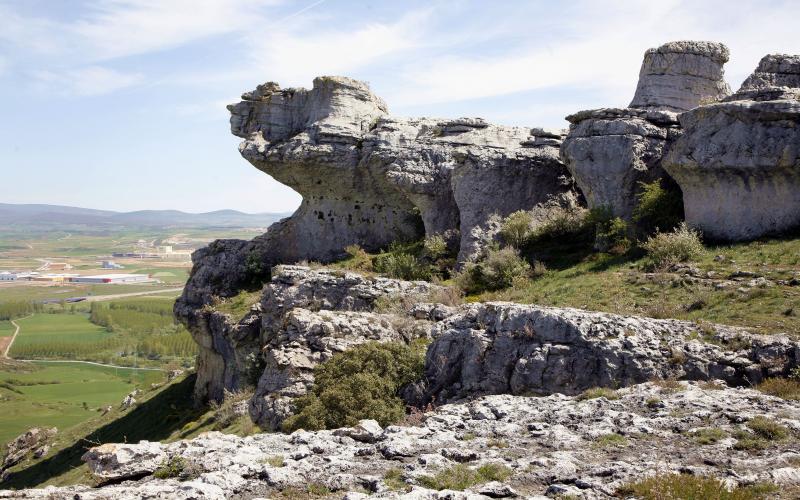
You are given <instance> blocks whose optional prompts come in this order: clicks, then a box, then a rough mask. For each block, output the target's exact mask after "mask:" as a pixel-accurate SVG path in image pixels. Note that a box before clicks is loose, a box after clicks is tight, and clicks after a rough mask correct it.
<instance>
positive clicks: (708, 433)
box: [692, 427, 728, 444]
mask: <svg viewBox="0 0 800 500" xmlns="http://www.w3.org/2000/svg"><path fill="white" fill-rule="evenodd" d="M727 436H728V433H726V432H725V431H723V430H722V429H719V428H716V427H707V428H705V429H697V430H696V431H694V432H693V433H692V438H693V439H694V440H695V442H697V443H698V444H714V443H716V442H718V441H720V440H721V439H725V438H726V437H727Z"/></svg>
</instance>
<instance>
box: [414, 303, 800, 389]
mask: <svg viewBox="0 0 800 500" xmlns="http://www.w3.org/2000/svg"><path fill="white" fill-rule="evenodd" d="M433 335H434V338H435V340H434V341H433V343H432V344H431V346H430V347H429V348H428V352H427V356H426V359H425V383H426V384H427V390H426V392H427V396H428V400H432V401H434V402H436V403H442V402H448V401H455V400H460V399H463V398H469V397H475V396H477V395H483V394H504V393H510V394H531V393H533V394H551V393H554V392H558V393H565V394H577V393H580V392H582V391H584V390H586V389H589V388H592V387H598V386H602V387H619V386H627V385H632V384H637V383H641V382H644V381H647V380H651V379H654V378H658V379H667V378H679V379H692V380H709V379H721V380H724V381H725V382H727V383H729V384H733V385H744V384H757V383H759V382H760V381H762V380H763V379H764V378H766V377H774V376H779V375H787V374H788V373H789V372H790V370H791V369H792V368H793V367H796V366H798V365H800V342H797V341H792V340H790V339H789V338H787V337H784V336H768V335H751V334H749V333H747V332H746V331H744V330H742V329H738V328H733V327H726V326H721V325H715V326H714V327H713V332H709V331H701V330H700V329H699V327H698V325H697V324H696V323H692V322H688V321H677V320H658V319H651V318H640V317H626V316H619V315H615V314H608V313H600V312H590V311H583V310H579V309H569V308H553V307H540V306H534V305H520V304H513V303H506V302H493V303H483V304H470V305H466V306H462V308H461V311H460V312H459V313H458V314H454V315H452V316H450V317H449V318H447V319H445V320H443V321H442V322H440V323H438V324H437V325H436V326H435V328H434V331H433ZM742 345H746V346H747V347H741V346H742ZM728 346H730V347H728Z"/></svg>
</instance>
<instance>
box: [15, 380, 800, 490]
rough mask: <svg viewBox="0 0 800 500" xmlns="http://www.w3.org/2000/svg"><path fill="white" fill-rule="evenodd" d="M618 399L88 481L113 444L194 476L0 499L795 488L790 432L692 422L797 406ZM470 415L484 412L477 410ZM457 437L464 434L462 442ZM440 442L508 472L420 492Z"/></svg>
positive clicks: (786, 417) (444, 463) (208, 453)
mask: <svg viewBox="0 0 800 500" xmlns="http://www.w3.org/2000/svg"><path fill="white" fill-rule="evenodd" d="M617 396H618V399H606V398H597V399H589V400H581V399H579V398H577V397H571V396H564V395H560V394H554V395H551V396H546V397H522V396H511V395H497V396H486V397H481V398H477V399H475V400H472V401H470V402H467V403H459V404H447V405H443V406H440V407H439V408H437V409H436V410H435V411H431V412H429V413H428V414H427V418H426V419H425V421H424V422H422V423H421V424H420V425H419V426H414V427H403V426H388V427H387V428H385V429H384V434H385V439H383V440H380V441H377V442H375V443H368V442H362V441H356V440H354V439H352V438H351V437H348V436H344V435H337V434H340V433H337V432H336V431H316V432H300V431H298V432H295V433H293V434H291V435H286V434H279V433H264V434H256V435H253V436H249V437H239V436H235V435H226V434H221V433H219V432H209V433H206V434H203V435H201V436H199V437H196V438H194V439H190V440H185V441H177V442H174V443H169V444H163V445H161V444H155V443H146V442H143V443H139V444H126V445H104V447H109V446H117V447H119V448H118V449H116V451H113V452H110V454H109V452H102V453H100V452H94V453H93V455H96V456H110V457H113V458H114V459H113V460H108V461H107V462H106V464H107V465H106V466H105V467H103V468H101V469H99V470H100V471H102V475H101V476H99V477H98V479H100V480H101V481H103V480H105V479H104V478H106V477H120V478H121V477H125V476H126V474H128V473H129V471H130V470H131V464H130V462H129V461H126V460H120V459H119V458H117V457H119V456H120V454H121V450H122V449H124V450H126V454H128V455H129V456H132V457H145V458H146V457H150V456H151V455H152V454H153V451H152V448H153V447H154V446H155V447H157V450H156V454H160V453H162V452H163V453H164V454H165V455H166V456H174V457H180V458H182V459H183V460H184V461H185V462H187V463H189V462H191V463H193V464H195V467H196V470H197V472H198V474H199V476H198V477H197V479H194V480H191V481H185V482H180V481H178V480H177V479H166V480H164V479H156V478H153V477H151V476H148V477H145V478H142V479H137V480H129V481H126V482H123V483H121V484H115V485H109V486H101V487H99V488H88V487H86V486H70V487H60V488H54V487H49V488H44V489H29V490H20V491H0V498H24V499H46V498H73V497H74V496H75V495H78V496H80V498H87V499H100V498H121V499H126V500H127V499H134V498H164V499H166V498H178V499H186V498H214V499H216V498H220V499H221V498H254V497H260V498H276V497H279V496H281V493H280V492H281V491H283V492H284V493H283V495H284V496H285V495H288V494H289V493H290V492H291V490H290V488H295V489H304V488H305V487H307V485H308V483H309V480H310V478H313V481H314V482H315V483H319V484H323V485H326V486H327V487H328V488H330V489H331V490H332V491H333V492H334V494H335V495H337V496H338V497H340V498H342V497H345V496H348V497H352V498H356V497H355V496H353V495H354V494H355V493H356V492H360V491H363V490H362V488H363V487H364V486H370V488H369V491H371V492H373V495H374V497H376V498H387V499H397V498H416V499H439V498H460V499H467V498H484V499H485V498H493V497H498V496H499V495H501V494H502V495H508V494H513V493H514V492H517V494H518V495H520V496H524V497H525V498H542V497H541V496H540V495H544V494H545V493H546V492H548V491H550V494H553V493H555V492H564V491H568V492H571V493H578V494H580V495H582V496H583V497H584V498H592V499H611V498H615V496H614V494H615V492H616V490H617V489H618V488H619V487H620V486H622V485H623V484H626V483H628V482H631V481H636V480H638V479H641V478H642V477H645V476H649V475H653V474H664V473H677V472H687V471H688V472H691V473H693V474H696V475H700V476H704V477H714V478H718V479H720V480H723V481H725V482H726V483H727V484H729V485H730V486H731V487H733V486H737V485H747V484H752V483H754V482H776V483H778V484H780V485H781V486H783V487H784V488H786V489H789V488H792V487H797V486H800V477H799V476H798V474H797V468H796V467H795V466H792V465H791V463H793V461H794V460H796V457H797V453H796V450H795V448H796V442H795V441H794V440H791V439H789V440H782V441H773V442H771V443H770V444H769V448H768V449H767V450H765V451H764V452H762V453H756V454H753V453H751V452H748V451H746V450H736V449H733V448H731V444H732V442H733V441H734V440H733V439H731V438H726V439H723V440H721V441H718V442H716V443H712V444H707V445H700V444H698V443H697V442H696V441H695V439H694V437H693V433H694V432H695V431H696V430H698V429H703V428H715V429H719V430H721V431H722V432H723V433H725V434H727V435H734V434H736V433H737V432H740V431H742V430H744V429H746V426H745V425H744V423H745V422H747V421H749V420H751V419H753V418H755V417H766V418H770V419H773V420H775V421H776V422H778V423H780V424H781V425H784V426H785V427H787V428H791V429H800V403H798V402H797V401H784V400H781V399H778V398H775V397H772V396H767V395H764V394H762V393H760V392H758V391H756V390H753V389H748V388H731V387H726V386H724V385H722V386H720V387H718V388H710V387H709V386H707V385H703V384H698V383H694V382H681V383H679V384H678V387H677V388H671V389H665V388H663V387H661V386H659V385H658V384H654V383H644V384H639V385H634V386H631V387H627V388H623V389H620V390H618V391H617ZM653 400H660V402H661V406H659V407H658V408H653V407H651V406H649V405H648V404H646V402H648V401H653ZM478 415H483V416H485V417H486V418H476V416H478ZM551 431H557V432H559V433H562V434H565V433H566V432H568V433H569V435H570V436H571V437H570V444H569V446H568V447H567V448H566V449H561V450H559V449H557V448H554V447H553V446H552V440H551V435H552V434H553V432H551ZM468 433H469V434H471V435H472V436H473V438H471V439H464V436H466V435H467V434H468ZM612 433H614V434H620V435H623V436H625V439H626V444H625V445H620V446H613V447H604V446H601V445H600V443H601V441H598V438H600V437H602V436H604V435H605V434H612ZM491 441H494V442H497V441H503V442H504V443H505V444H506V446H504V447H496V446H489V443H490V442H491ZM656 444H657V445H656ZM387 445H390V446H387ZM444 449H448V450H453V449H458V450H460V451H461V453H462V454H475V455H476V456H477V457H478V458H477V459H476V460H475V461H470V462H469V463H468V464H467V465H466V466H467V467H470V468H477V467H479V466H481V465H484V464H489V463H494V464H504V465H505V466H507V467H509V469H510V470H511V476H510V477H509V478H508V479H507V480H506V481H504V482H503V483H502V484H498V483H486V484H480V485H476V486H474V487H472V488H470V490H471V491H472V492H470V491H465V492H453V491H447V490H444V491H434V490H429V489H426V488H423V487H421V486H420V485H419V484H420V480H419V478H420V477H421V476H426V475H435V474H436V473H438V472H440V471H441V470H443V469H446V468H448V467H451V466H453V465H455V462H452V461H449V460H448V459H447V458H445V457H444V456H442V455H441V454H440V453H439V450H444ZM382 451H383V452H382ZM90 453H92V452H90ZM272 457H282V458H283V465H282V466H280V467H275V466H272V465H270V464H269V461H268V459H270V458H272ZM434 457H438V458H436V459H435V458H434ZM146 460H148V461H151V459H149V458H146ZM686 464H691V466H688V465H686ZM90 465H91V462H90ZM116 468H118V469H119V470H118V471H116V472H115V469H116ZM391 469H401V471H402V477H403V479H404V481H406V482H407V483H408V484H409V486H411V488H412V489H411V491H409V492H402V491H401V492H395V491H389V490H386V489H383V488H382V478H383V477H384V476H385V474H386V472H387V471H388V470H391ZM90 470H95V469H94V468H92V469H90ZM140 470H141V469H140Z"/></svg>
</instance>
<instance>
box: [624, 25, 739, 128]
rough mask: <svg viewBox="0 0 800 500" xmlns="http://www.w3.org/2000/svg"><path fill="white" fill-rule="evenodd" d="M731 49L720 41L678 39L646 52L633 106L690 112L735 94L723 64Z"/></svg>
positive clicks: (631, 105) (726, 60) (632, 102)
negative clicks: (705, 103) (704, 104)
mask: <svg viewBox="0 0 800 500" xmlns="http://www.w3.org/2000/svg"><path fill="white" fill-rule="evenodd" d="M728 56H729V52H728V48H727V47H726V46H725V45H723V44H721V43H716V42H700V41H691V40H687V41H678V42H669V43H665V44H664V45H662V46H660V47H658V48H654V49H649V50H648V51H647V52H645V54H644V61H642V69H641V70H640V72H639V83H638V85H637V86H636V94H635V95H634V96H633V101H631V104H630V107H632V108H656V109H665V110H669V111H677V112H680V111H687V110H689V109H692V108H694V107H697V106H699V105H700V104H702V103H704V102H707V101H718V100H720V99H722V98H724V97H726V96H727V95H728V94H730V93H731V90H730V87H728V84H727V83H726V82H725V79H724V74H725V72H724V70H723V69H722V66H723V65H724V64H725V63H726V62H728Z"/></svg>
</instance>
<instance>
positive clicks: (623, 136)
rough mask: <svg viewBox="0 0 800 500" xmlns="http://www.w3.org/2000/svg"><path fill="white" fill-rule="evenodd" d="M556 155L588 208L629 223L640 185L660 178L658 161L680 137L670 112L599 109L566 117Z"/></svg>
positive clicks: (661, 176) (676, 122)
mask: <svg viewBox="0 0 800 500" xmlns="http://www.w3.org/2000/svg"><path fill="white" fill-rule="evenodd" d="M567 120H568V121H569V122H570V123H571V124H572V125H571V126H570V132H569V135H568V136H567V139H566V140H565V141H564V144H563V146H562V147H561V155H562V158H563V159H564V162H565V163H566V165H567V168H568V169H569V170H570V172H572V175H573V177H574V178H575V182H576V183H577V184H578V187H579V188H580V189H581V192H582V193H583V195H584V197H585V198H586V202H587V204H588V205H589V207H591V208H600V207H607V208H609V209H610V210H611V212H612V214H613V215H614V216H617V217H622V218H623V219H625V220H631V218H632V215H633V211H634V208H635V206H636V193H638V192H639V191H640V185H639V183H641V182H653V181H654V180H656V179H661V178H663V177H664V175H665V173H664V170H663V169H662V168H661V159H662V157H663V156H664V154H665V153H666V151H667V148H668V145H669V144H670V143H671V142H672V141H673V140H675V139H676V138H677V137H678V136H680V130H679V128H678V120H677V116H676V114H675V113H672V112H669V111H645V110H641V109H631V108H628V109H619V108H605V109H596V110H590V111H581V112H578V113H575V114H573V115H570V116H568V117H567Z"/></svg>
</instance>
